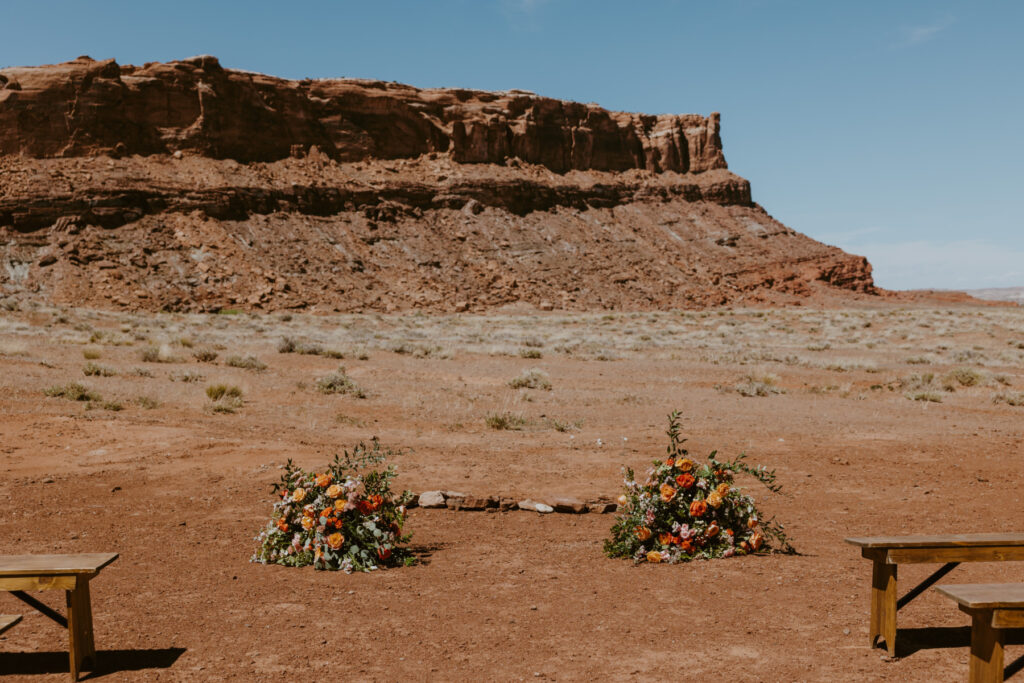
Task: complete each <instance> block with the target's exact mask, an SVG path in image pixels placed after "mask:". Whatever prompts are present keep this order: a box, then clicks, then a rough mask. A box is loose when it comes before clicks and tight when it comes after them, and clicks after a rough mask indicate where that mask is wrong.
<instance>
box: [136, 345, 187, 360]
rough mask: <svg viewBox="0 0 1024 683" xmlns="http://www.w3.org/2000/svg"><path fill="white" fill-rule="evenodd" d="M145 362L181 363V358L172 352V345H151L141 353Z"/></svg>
mask: <svg viewBox="0 0 1024 683" xmlns="http://www.w3.org/2000/svg"><path fill="white" fill-rule="evenodd" d="M140 357H141V358H142V362H143V363H180V362H181V359H180V358H178V357H177V356H175V355H174V354H172V353H171V349H170V347H168V346H166V345H164V346H159V347H158V346H150V347H148V348H145V349H143V350H142V353H141V354H140Z"/></svg>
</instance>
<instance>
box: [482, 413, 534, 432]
mask: <svg viewBox="0 0 1024 683" xmlns="http://www.w3.org/2000/svg"><path fill="white" fill-rule="evenodd" d="M484 422H485V423H487V426H488V427H490V428H491V429H497V430H512V429H522V428H523V427H524V426H525V425H526V418H525V417H523V416H522V415H519V414H517V413H510V412H503V413H491V414H490V415H488V416H487V417H485V418H484Z"/></svg>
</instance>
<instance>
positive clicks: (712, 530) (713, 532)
mask: <svg viewBox="0 0 1024 683" xmlns="http://www.w3.org/2000/svg"><path fill="white" fill-rule="evenodd" d="M719 531H721V529H719V528H718V525H717V524H715V523H714V522H712V523H711V524H710V526H708V530H707V531H705V532H704V535H705V536H707V537H708V538H714V537H715V536H717V535H718V532H719Z"/></svg>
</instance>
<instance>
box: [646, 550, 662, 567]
mask: <svg viewBox="0 0 1024 683" xmlns="http://www.w3.org/2000/svg"><path fill="white" fill-rule="evenodd" d="M647 561H648V562H653V563H654V564H658V563H659V562H661V553H659V552H658V551H657V550H652V551H651V552H649V553H647Z"/></svg>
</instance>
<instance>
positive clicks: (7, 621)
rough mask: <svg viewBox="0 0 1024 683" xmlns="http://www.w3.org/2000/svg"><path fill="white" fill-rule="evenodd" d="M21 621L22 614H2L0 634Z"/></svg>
mask: <svg viewBox="0 0 1024 683" xmlns="http://www.w3.org/2000/svg"><path fill="white" fill-rule="evenodd" d="M19 621H21V615H20V614H0V633H3V632H4V631H6V630H7V629H9V628H11V627H12V626H14V625H15V624H17V623H18V622H19Z"/></svg>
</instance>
